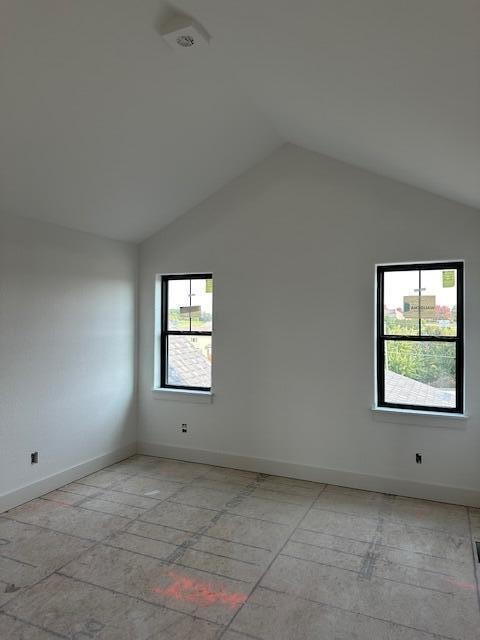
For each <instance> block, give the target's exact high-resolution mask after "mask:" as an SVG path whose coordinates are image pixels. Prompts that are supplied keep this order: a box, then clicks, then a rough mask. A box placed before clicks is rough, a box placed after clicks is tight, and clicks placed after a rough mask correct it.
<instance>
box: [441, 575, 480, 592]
mask: <svg viewBox="0 0 480 640" xmlns="http://www.w3.org/2000/svg"><path fill="white" fill-rule="evenodd" d="M447 582H449V583H450V584H452V585H453V586H454V587H459V588H460V589H467V590H469V591H476V590H477V585H475V584H472V583H471V582H464V581H463V580H455V578H448V579H447Z"/></svg>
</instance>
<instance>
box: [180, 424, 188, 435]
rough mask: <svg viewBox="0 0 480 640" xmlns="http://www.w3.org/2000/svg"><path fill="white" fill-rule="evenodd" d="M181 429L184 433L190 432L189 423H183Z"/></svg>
mask: <svg viewBox="0 0 480 640" xmlns="http://www.w3.org/2000/svg"><path fill="white" fill-rule="evenodd" d="M181 429H182V433H187V431H188V425H187V423H186V422H183V423H182V426H181Z"/></svg>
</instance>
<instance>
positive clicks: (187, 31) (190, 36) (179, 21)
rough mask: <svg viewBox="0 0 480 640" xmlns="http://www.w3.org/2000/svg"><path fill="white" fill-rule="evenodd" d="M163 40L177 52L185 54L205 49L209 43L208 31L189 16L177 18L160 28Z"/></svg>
mask: <svg viewBox="0 0 480 640" xmlns="http://www.w3.org/2000/svg"><path fill="white" fill-rule="evenodd" d="M160 34H161V35H162V37H163V39H164V40H166V41H167V42H168V44H169V45H170V46H171V47H172V49H174V50H175V51H179V52H184V51H191V50H192V49H199V48H200V47H205V46H206V45H208V43H209V37H208V34H207V33H206V31H205V30H204V29H203V27H201V26H200V25H199V24H197V23H195V22H194V21H193V20H192V19H191V18H188V17H187V16H176V17H174V18H172V19H171V20H169V21H168V22H167V23H166V24H164V25H162V27H161V28H160Z"/></svg>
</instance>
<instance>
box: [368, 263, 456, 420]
mask: <svg viewBox="0 0 480 640" xmlns="http://www.w3.org/2000/svg"><path fill="white" fill-rule="evenodd" d="M451 269H456V270H457V279H456V280H457V335H456V336H422V335H421V323H420V318H419V335H418V336H411V335H401V334H393V335H390V334H385V331H384V329H385V324H384V315H385V308H384V274H385V273H387V272H392V271H417V270H418V271H420V272H421V271H430V270H445V271H448V270H451ZM420 278H421V275H420ZM420 288H421V280H420ZM376 296H377V300H376V303H377V318H376V356H377V357H376V369H377V376H376V380H377V407H379V408H391V409H405V410H411V411H425V412H435V413H452V414H463V412H464V349H465V344H464V338H465V331H464V262H463V261H459V260H455V261H453V260H452V261H446V262H415V263H405V264H385V265H377V292H376ZM387 340H400V341H406V342H448V343H455V345H456V348H455V394H456V395H455V407H441V406H426V405H419V404H401V403H393V402H386V401H385V342H386V341H387Z"/></svg>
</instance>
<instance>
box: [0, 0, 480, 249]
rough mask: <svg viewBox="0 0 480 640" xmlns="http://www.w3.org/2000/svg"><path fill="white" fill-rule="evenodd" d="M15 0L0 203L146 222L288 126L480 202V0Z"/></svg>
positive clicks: (135, 225) (8, 1)
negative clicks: (197, 38) (183, 19)
mask: <svg viewBox="0 0 480 640" xmlns="http://www.w3.org/2000/svg"><path fill="white" fill-rule="evenodd" d="M176 8H177V9H179V10H182V11H184V12H186V13H187V14H190V15H192V16H194V17H195V18H196V19H197V20H198V21H200V22H201V23H202V24H203V26H204V27H205V28H206V29H207V31H208V32H209V33H210V34H211V36H212V41H211V44H210V46H209V47H207V48H206V49H203V50H202V49H200V50H199V51H198V53H196V52H194V51H192V52H191V53H192V54H193V55H189V52H185V53H184V54H183V55H178V54H177V53H174V52H173V51H172V50H171V49H170V48H169V47H168V45H167V44H166V43H164V42H163V40H162V39H161V37H160V36H159V35H158V32H157V30H156V27H158V25H159V24H161V23H162V21H163V20H165V19H166V18H167V17H168V16H169V15H170V13H171V8H168V7H167V5H166V3H165V2H161V1H160V0H0V211H4V212H9V213H17V214H20V215H25V216H28V217H35V218H39V219H43V220H49V221H52V222H57V223H59V224H63V225H67V226H70V227H73V228H77V229H82V230H85V231H91V232H93V233H98V234H101V235H106V236H109V237H114V238H120V239H126V240H140V239H142V238H145V237H146V236H148V235H149V234H151V233H152V232H154V231H156V230H157V229H159V228H161V227H162V226H164V225H165V224H167V223H168V222H170V221H171V220H172V219H174V218H175V217H176V216H178V215H180V214H182V213H183V212H184V211H186V210H187V209H188V208H190V207H191V206H193V205H194V204H196V203H197V202H199V201H200V200H202V199H204V198H205V197H207V196H208V195H209V194H211V193H212V192H214V191H215V190H217V189H218V188H220V187H221V186H223V185H224V184H225V183H226V182H228V180H230V179H231V178H232V177H234V176H236V175H238V174H239V173H241V172H242V171H244V170H245V169H247V168H248V167H249V166H251V165H252V164H253V163H255V162H257V161H258V160H260V159H261V158H263V157H265V156H266V155H268V154H269V153H270V152H271V151H272V150H273V149H274V148H275V147H277V146H278V145H279V144H281V142H282V141H284V140H288V141H290V142H294V143H297V144H300V145H302V146H305V147H308V148H310V149H313V150H316V151H319V152H321V153H325V154H327V155H331V156H333V157H336V158H339V159H342V160H345V161H347V162H352V163H353V164H357V165H360V166H362V167H365V168H368V169H371V170H373V171H376V172H378V173H381V174H384V175H388V176H390V177H393V178H397V179H399V180H402V181H404V182H408V183H411V184H414V185H416V186H419V187H423V188H425V189H428V190H430V191H433V192H435V193H439V194H441V195H445V196H447V197H450V198H453V199H456V200H459V201H461V202H465V203H467V204H472V205H474V206H477V207H480V35H479V34H480V31H479V25H480V0H402V1H399V0H178V1H177V2H176Z"/></svg>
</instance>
